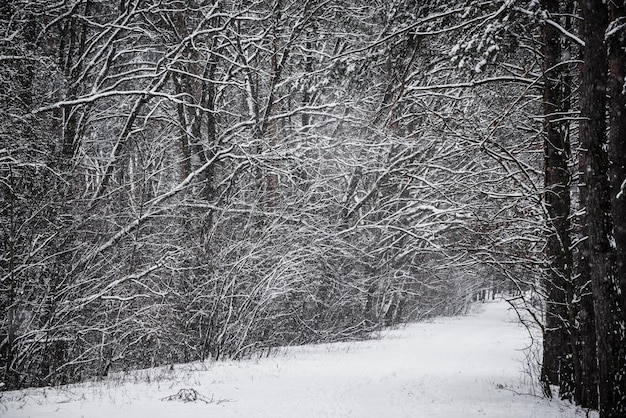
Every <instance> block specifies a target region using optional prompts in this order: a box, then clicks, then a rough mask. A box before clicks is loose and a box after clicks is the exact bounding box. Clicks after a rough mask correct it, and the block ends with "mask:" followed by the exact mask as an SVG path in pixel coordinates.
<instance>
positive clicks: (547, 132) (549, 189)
mask: <svg viewBox="0 0 626 418" xmlns="http://www.w3.org/2000/svg"><path fill="white" fill-rule="evenodd" d="M542 6H543V8H544V9H545V10H546V11H547V12H548V13H549V14H550V15H554V14H557V13H559V0H543V2H542ZM561 54H562V50H561V33H560V31H559V30H558V29H556V28H555V27H554V26H552V25H547V24H546V25H544V26H543V56H544V61H543V80H544V89H543V113H544V144H543V148H544V186H545V194H544V202H545V207H546V212H547V217H548V219H547V222H548V231H549V232H548V237H547V245H546V258H547V259H548V262H549V270H548V273H547V275H546V278H545V287H546V293H547V296H548V298H547V301H546V327H545V335H544V353H543V365H542V376H541V378H542V382H543V385H544V392H545V393H546V394H548V395H549V385H550V384H556V385H559V387H560V391H559V393H560V396H561V397H562V398H564V399H570V398H571V397H572V396H573V393H574V382H575V378H574V374H575V373H574V370H575V367H574V365H575V361H574V360H576V362H577V359H578V355H577V351H576V346H575V342H576V338H575V336H574V332H575V327H574V326H573V325H574V324H573V322H572V321H573V319H574V318H575V315H573V314H572V312H571V309H572V308H571V307H572V303H571V302H572V299H573V287H572V252H571V237H570V231H571V225H570V216H569V215H570V206H571V202H570V183H571V173H570V169H569V167H568V161H569V158H570V154H571V150H570V143H569V129H568V126H567V121H565V120H564V118H563V117H562V115H563V112H566V111H568V110H569V109H568V107H569V102H568V98H567V97H566V94H567V92H566V86H565V83H564V80H563V78H564V77H565V75H566V74H565V73H566V72H567V67H566V66H565V65H564V64H563V63H562V62H561ZM578 374H579V373H578Z"/></svg>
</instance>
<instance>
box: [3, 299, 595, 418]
mask: <svg viewBox="0 0 626 418" xmlns="http://www.w3.org/2000/svg"><path fill="white" fill-rule="evenodd" d="M528 342H529V337H528V334H527V331H526V329H525V328H524V327H523V326H521V325H520V324H519V323H518V322H517V321H516V316H515V314H513V313H512V312H510V311H509V306H508V305H507V304H506V303H505V302H493V303H486V304H484V305H483V306H482V309H481V310H480V311H479V312H477V313H474V314H472V315H468V316H465V317H459V318H442V319H436V320H433V321H430V322H424V323H418V324H412V325H409V326H406V327H403V328H401V329H397V330H391V331H389V332H387V333H385V335H384V336H383V337H382V338H381V339H379V340H369V341H361V342H349V343H334V344H323V345H315V346H302V347H291V348H286V349H285V350H284V351H282V352H280V353H278V354H276V355H275V356H271V357H267V358H259V359H252V360H246V361H220V362H213V363H209V362H207V363H190V364H185V365H179V366H174V367H173V368H172V367H164V368H155V369H149V370H140V371H135V372H129V373H125V374H120V375H114V376H111V377H108V378H106V379H104V380H102V381H93V382H86V383H83V384H79V385H68V386H64V387H59V388H43V389H28V390H22V391H14V392H5V393H3V394H2V399H1V401H0V402H1V405H0V415H2V416H7V417H10V418H23V417H32V418H35V417H37V418H46V417H58V418H61V417H63V418H65V417H68V418H71V417H85V418H88V417H89V418H91V417H94V418H98V417H103V418H104V417H137V418H142V417H150V418H161V417H163V418H164V417H173V416H176V417H205V416H211V417H442V418H443V417H445V418H454V417H459V418H460V417H462V418H472V417H494V418H495V417H498V418H501V417H507V418H517V417H519V418H522V417H523V418H530V417H542V418H551V417H555V418H556V417H563V418H565V417H584V416H585V412H584V411H581V410H579V409H577V408H576V407H574V406H572V405H570V404H567V403H563V402H560V401H548V400H545V399H542V398H540V397H537V396H534V395H532V384H531V382H529V379H528V378H527V377H526V376H525V373H524V368H525V367H526V366H525V363H526V360H525V352H524V348H525V347H527V346H528ZM590 416H595V415H593V414H591V415H590Z"/></svg>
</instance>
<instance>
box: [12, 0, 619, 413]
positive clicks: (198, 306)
mask: <svg viewBox="0 0 626 418" xmlns="http://www.w3.org/2000/svg"><path fill="white" fill-rule="evenodd" d="M625 25H626V4H625V2H624V1H623V0H614V1H610V2H602V1H599V0H595V1H594V0H579V1H567V0H540V1H538V0H496V1H481V0H458V1H450V0H427V1H410V0H373V1H369V0H368V1H364V0H354V1H341V0H326V1H325V0H303V1H293V0H221V1H219V0H218V1H214V0H207V1H205V0H117V1H107V0H51V1H48V0H4V1H2V2H0V110H1V112H0V200H1V205H0V235H1V240H0V242H1V245H2V251H1V252H0V390H13V389H20V388H25V387H32V386H51V385H62V384H69V383H75V382H81V381H85V380H88V379H93V378H99V377H103V376H107V375H110V374H113V373H119V372H122V371H127V370H132V369H141V368H149V367H156V366H166V365H174V364H179V363H187V362H193V361H215V360H219V359H229V360H237V359H244V358H249V357H250V356H258V355H262V354H263V353H271V352H272V349H273V348H275V347H281V346H293V345H300V344H305V343H327V342H334V341H349V340H358V339H362V338H367V337H368V336H370V335H371V334H372V332H373V331H378V330H381V329H384V328H387V327H390V326H391V327H393V326H397V325H399V324H404V323H407V322H413V321H418V320H422V319H426V318H432V317H439V316H449V315H457V314H463V313H466V312H468V310H469V309H470V308H471V306H472V304H473V303H474V301H476V300H481V299H485V298H486V297H488V296H489V295H493V294H494V293H499V294H506V295H507V297H508V298H509V299H510V301H511V303H512V304H514V305H515V306H517V307H518V309H519V310H520V315H521V316H522V317H524V318H530V319H531V320H530V321H529V322H527V324H528V325H529V327H534V328H536V329H537V330H538V331H539V335H540V337H541V338H539V339H538V340H539V342H541V341H543V350H542V352H543V356H542V357H541V358H538V359H537V365H538V367H539V368H540V373H539V376H537V380H538V382H539V385H540V387H541V388H542V394H543V396H545V397H548V398H550V397H560V398H562V399H564V400H568V401H572V402H573V403H575V404H578V405H580V406H582V407H584V408H591V409H598V410H599V412H600V417H601V418H606V417H624V416H626V389H624V388H626V117H624V115H623V112H624V108H625V107H626V85H625V83H624V75H625V74H626V27H625Z"/></svg>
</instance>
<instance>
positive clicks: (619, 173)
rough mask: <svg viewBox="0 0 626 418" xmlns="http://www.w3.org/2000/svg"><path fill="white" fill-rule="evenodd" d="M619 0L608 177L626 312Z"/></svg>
mask: <svg viewBox="0 0 626 418" xmlns="http://www.w3.org/2000/svg"><path fill="white" fill-rule="evenodd" d="M618 3H620V2H611V3H610V6H609V7H610V9H609V14H610V19H611V22H612V23H611V28H609V33H611V35H610V36H609V37H608V41H609V97H610V102H609V176H610V179H611V213H612V215H613V228H614V238H615V251H616V260H617V264H616V270H615V274H616V275H617V278H618V281H619V283H620V287H621V293H622V312H623V313H625V314H626V94H625V93H626V91H625V89H626V84H625V78H626V28H624V25H626V5H624V2H621V6H619V5H618ZM620 26H621V27H620ZM624 320H625V321H626V318H624Z"/></svg>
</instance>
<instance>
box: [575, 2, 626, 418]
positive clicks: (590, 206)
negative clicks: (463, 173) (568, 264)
mask: <svg viewBox="0 0 626 418" xmlns="http://www.w3.org/2000/svg"><path fill="white" fill-rule="evenodd" d="M582 12H583V17H584V31H585V38H586V39H585V52H584V60H583V61H584V62H583V73H582V77H583V80H582V84H581V89H580V90H581V124H580V141H581V148H582V149H583V156H584V158H585V167H584V168H585V169H584V171H583V173H582V175H583V181H584V184H586V187H587V191H588V196H587V199H586V202H585V203H586V204H585V208H586V212H587V225H588V233H589V235H588V238H587V246H586V251H588V256H589V262H590V268H591V270H590V272H591V285H592V289H593V297H594V310H595V318H596V338H597V358H598V370H599V382H598V393H599V410H600V417H601V418H608V417H611V418H612V417H616V418H617V417H624V416H626V394H624V393H623V391H624V389H623V388H625V387H626V376H625V374H626V355H625V347H624V319H623V315H622V311H621V296H620V295H619V283H618V282H617V277H616V275H615V265H616V260H615V250H614V247H613V246H612V244H611V242H612V239H613V223H612V218H611V195H610V183H609V176H608V173H609V160H608V155H607V152H606V147H607V136H606V104H607V101H606V91H607V90H606V89H607V81H608V74H607V69H608V59H607V50H606V44H605V42H604V35H605V32H606V29H607V26H608V10H607V5H606V3H602V2H597V1H593V0H584V1H582Z"/></svg>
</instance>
